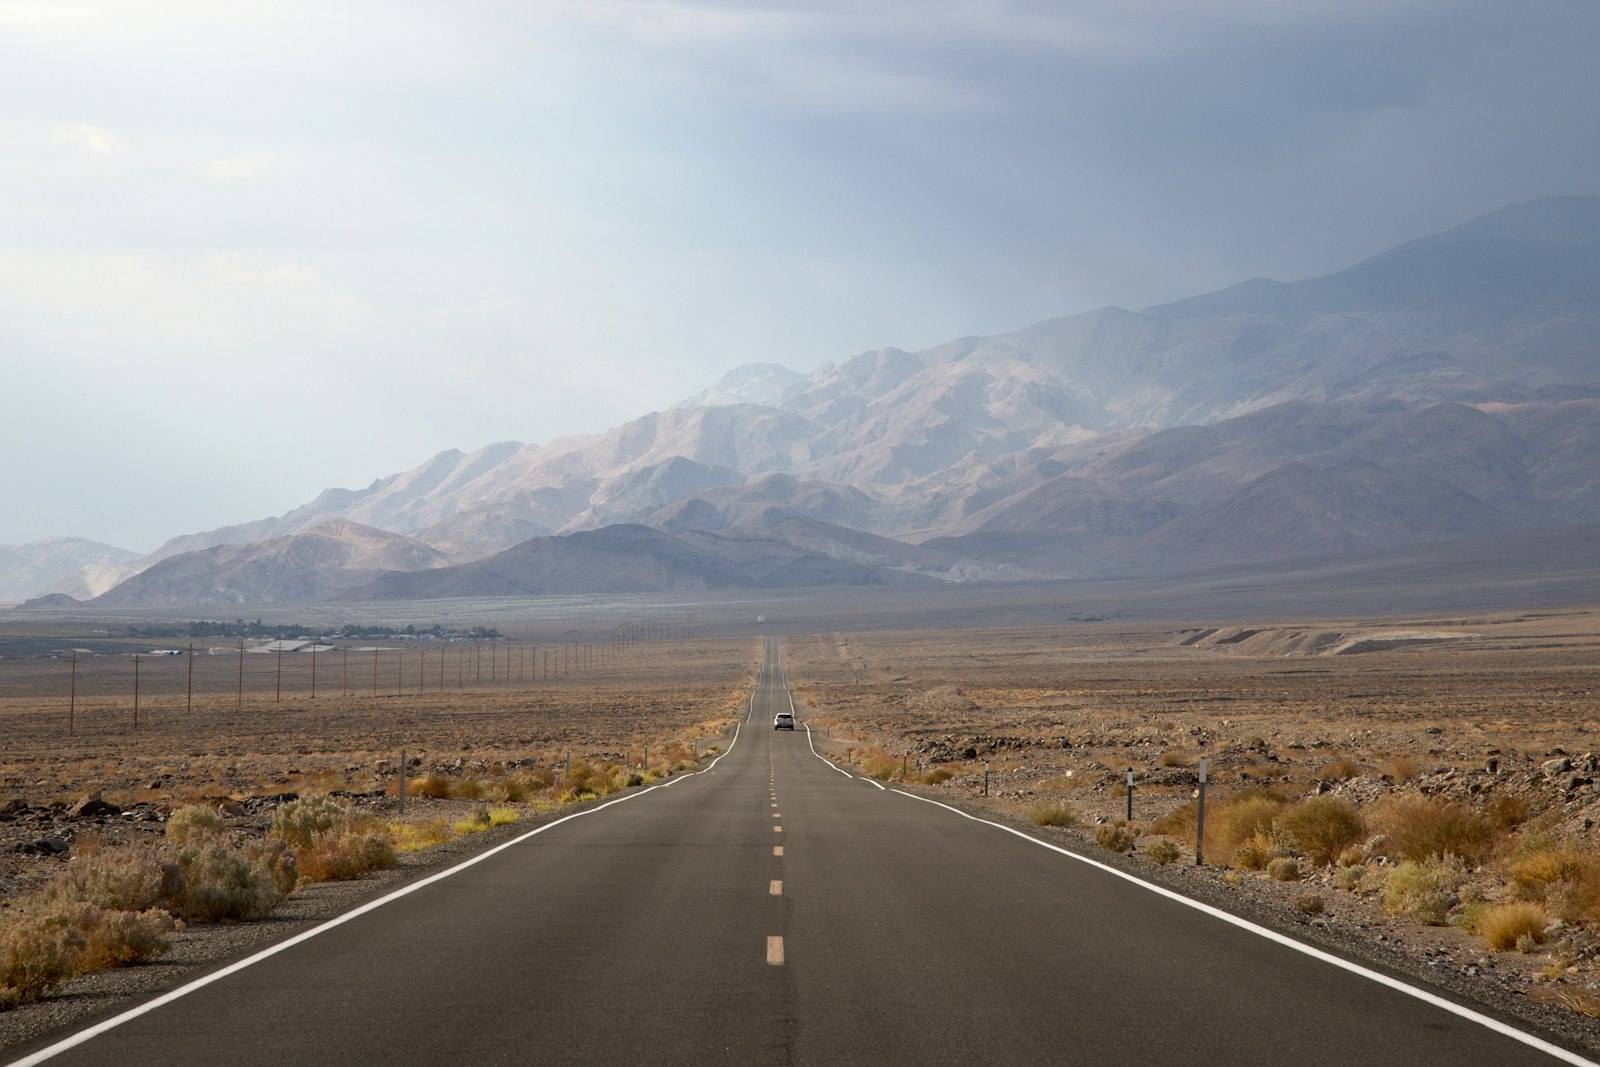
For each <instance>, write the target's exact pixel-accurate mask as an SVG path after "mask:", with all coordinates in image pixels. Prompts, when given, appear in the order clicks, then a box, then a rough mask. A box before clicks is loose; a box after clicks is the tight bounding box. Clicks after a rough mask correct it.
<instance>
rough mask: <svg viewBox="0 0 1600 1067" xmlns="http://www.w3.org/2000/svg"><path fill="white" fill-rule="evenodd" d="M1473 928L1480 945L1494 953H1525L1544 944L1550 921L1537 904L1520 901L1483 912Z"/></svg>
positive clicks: (1486, 909)
mask: <svg viewBox="0 0 1600 1067" xmlns="http://www.w3.org/2000/svg"><path fill="white" fill-rule="evenodd" d="M1473 925H1474V932H1475V933H1476V934H1477V935H1478V937H1479V938H1480V939H1481V940H1482V941H1483V943H1484V944H1485V945H1488V946H1489V947H1490V948H1492V949H1494V950H1495V951H1497V952H1504V951H1506V950H1507V949H1512V948H1515V949H1518V950H1520V951H1524V952H1526V951H1529V950H1531V949H1532V948H1534V947H1536V946H1538V945H1540V944H1543V943H1544V939H1545V933H1544V931H1545V927H1546V926H1548V925H1550V917H1549V916H1548V915H1546V914H1545V910H1544V908H1542V907H1540V906H1539V905H1538V904H1534V903H1531V902H1529V901H1525V900H1523V901H1515V902H1513V903H1510V904H1500V905H1498V906H1496V907H1492V908H1485V909H1484V910H1483V911H1482V912H1481V913H1479V915H1478V916H1477V918H1476V921H1475V922H1474V924H1473Z"/></svg>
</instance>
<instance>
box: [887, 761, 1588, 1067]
mask: <svg viewBox="0 0 1600 1067" xmlns="http://www.w3.org/2000/svg"><path fill="white" fill-rule="evenodd" d="M867 780H868V781H870V780H871V779H867ZM873 784H874V785H877V783H876V782H873ZM879 788H882V787H881V786H879ZM890 792H893V793H899V794H900V795H901V796H903V797H910V798H911V799H912V800H920V801H922V802H923V803H924V804H932V805H933V806H934V807H937V808H943V809H945V810H946V811H952V812H955V813H956V814H957V815H959V816H961V817H962V818H963V819H971V820H972V821H973V822H977V823H982V824H983V825H985V826H992V827H994V828H995V829H996V830H1004V831H1005V832H1006V833H1008V834H1012V835H1014V836H1016V837H1020V838H1022V840H1024V841H1027V842H1029V843H1030V844H1034V845H1038V846H1039V847H1040V848H1047V849H1049V850H1050V851H1052V852H1059V853H1060V854H1061V855H1063V856H1066V857H1068V858H1069V859H1074V860H1077V861H1078V862H1079V863H1086V864H1088V865H1089V866H1091V867H1097V868H1099V869H1100V870H1102V871H1105V872H1106V873H1107V874H1111V875H1115V876H1116V877H1118V878H1121V879H1123V880H1124V881H1127V882H1132V883H1133V884H1134V885H1136V886H1139V887H1140V888H1142V889H1148V890H1149V891H1150V892H1152V893H1156V894H1159V895H1160V896H1163V897H1166V898H1168V899H1169V900H1175V901H1177V902H1178V903H1179V904H1183V905H1185V906H1187V907H1190V908H1193V909H1195V910H1196V911H1200V912H1204V913H1205V914H1207V915H1210V916H1212V917H1213V918H1217V919H1221V920H1222V921H1223V922H1225V923H1231V924H1232V925H1234V926H1237V927H1239V928H1240V929H1241V930H1247V931H1249V932H1250V933H1252V934H1255V935H1257V936H1258V937H1264V938H1266V939H1267V940H1268V941H1275V942H1277V943H1278V944H1280V945H1283V946H1285V947H1287V948H1291V949H1294V950H1295V951H1296V952H1300V953H1304V954H1305V955H1307V956H1310V957H1312V958H1313V959H1318V960H1321V961H1322V962H1324V963H1331V964H1332V965H1333V966H1335V967H1338V968H1340V969H1341V970H1345V971H1349V972H1350V973H1351V974H1356V975H1360V976H1361V977H1363V978H1366V979H1369V980H1371V981H1373V982H1377V983H1378V984H1379V985H1382V986H1387V987H1389V988H1390V989H1393V990H1395V991H1397V992H1400V993H1404V994H1405V995H1406V996H1409V997H1415V998H1416V999H1417V1000H1420V1001H1422V1002H1423V1003H1425V1004H1432V1005H1433V1006H1434V1007H1436V1008H1443V1009H1444V1010H1445V1011H1447V1012H1449V1013H1451V1014H1452V1015H1457V1016H1460V1017H1461V1018H1463V1019H1466V1020H1468V1021H1469V1022H1474V1023H1477V1024H1478V1025H1479V1026H1483V1027H1485V1028H1487V1029H1489V1030H1493V1031H1494V1032H1495V1033H1497V1034H1500V1035H1501V1036H1503V1037H1509V1038H1511V1039H1512V1040H1513V1041H1518V1042H1521V1043H1522V1044H1524V1045H1527V1046H1529V1047H1530V1048H1535V1049H1538V1050H1539V1051H1540V1052H1544V1053H1546V1054H1548V1055H1551V1056H1554V1057H1555V1058H1556V1059H1558V1060H1562V1061H1563V1062H1566V1063H1571V1064H1576V1065H1578V1067H1600V1065H1597V1064H1596V1063H1595V1061H1594V1060H1589V1059H1585V1058H1583V1057H1582V1056H1580V1055H1578V1054H1577V1053H1575V1052H1569V1051H1568V1050H1567V1049H1564V1048H1561V1047H1560V1046H1559V1045H1553V1044H1551V1043H1550V1042H1548V1041H1545V1040H1544V1039H1543V1038H1539V1037H1535V1036H1534V1035H1533V1034H1530V1033H1527V1032H1526V1031H1523V1030H1518V1029H1517V1028H1516V1027H1514V1026H1511V1025H1510V1024H1508V1023H1503V1022H1501V1021H1500V1020H1499V1019H1495V1018H1492V1017H1491V1016H1488V1015H1484V1014H1483V1013H1482V1012H1478V1011H1474V1010H1473V1009H1471V1008H1467V1007H1463V1006H1462V1005H1460V1004H1457V1003H1455V1002H1454V1001H1452V1000H1446V999H1445V998H1444V997H1441V996H1438V995H1437V994H1434V993H1430V992H1428V991H1427V990H1426V989H1420V988H1418V987H1417V986H1414V985H1411V984H1409V983H1407V982H1402V981H1400V980H1399V979H1398V978H1391V977H1390V976H1389V975H1386V974H1383V973H1382V972H1379V971H1374V970H1370V969H1368V968H1366V967H1363V966H1361V965H1360V964H1359V963H1352V962H1351V961H1349V960H1347V959H1343V958H1341V957H1339V956H1335V955H1333V954H1332V953H1331V952H1324V951H1323V950H1322V949H1319V948H1316V947H1314V946H1311V945H1307V944H1305V943H1304V942H1302V941H1297V940H1295V939H1294V938H1292V937H1289V936H1287V935H1285V934H1280V933H1278V932H1277V931H1276V930H1269V929H1268V928H1266V927H1265V926H1258V925H1256V924H1255V923H1253V922H1251V921H1250V920H1248V919H1241V918H1240V917H1239V916H1237V915H1234V914H1231V913H1230V912H1226V911H1223V910H1222V909H1221V908H1216V907H1213V906H1211V905H1210V904H1206V903H1203V902H1201V901H1198V900H1195V899H1193V898H1192V897H1186V896H1184V895H1183V894H1182V893H1178V892H1174V891H1173V890H1171V889H1167V888H1165V887H1164V886H1159V885H1156V884H1155V883H1153V882H1147V881H1145V880H1144V879H1142V878H1139V877H1137V876H1135V875H1131V874H1129V873H1128V872H1126V871H1122V870H1118V869H1117V868H1115V867H1113V866H1111V865H1110V864H1106V863H1101V862H1100V861H1099V860H1093V859H1090V858H1089V857H1088V856H1081V855H1079V854H1078V853H1076V852H1073V851H1071V850H1069V849H1065V848H1062V847H1061V846H1059V845H1052V844H1051V843H1050V842H1048V841H1041V840H1040V839H1039V838H1037V837H1034V836H1033V835H1031V834H1025V833H1023V832H1022V831H1021V830H1017V829H1014V828H1012V827H1010V826H1006V825H1004V824H1003V823H997V822H990V821H989V820H988V819H980V818H979V817H978V816H976V815H969V814H968V813H967V812H964V811H962V810H961V809H960V808H955V807H951V806H950V805H949V804H944V803H941V802H939V801H937V800H930V799H928V798H927V797H920V796H918V795H917V794H915V793H907V792H906V791H905V790H904V789H893V790H890Z"/></svg>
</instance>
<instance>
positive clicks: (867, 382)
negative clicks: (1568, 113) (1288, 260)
mask: <svg viewBox="0 0 1600 1067" xmlns="http://www.w3.org/2000/svg"><path fill="white" fill-rule="evenodd" d="M330 520H339V521H338V522H337V523H336V524H333V525H328V524H329V523H330ZM1596 523H1600V197H1582V198H1564V199H1556V200H1543V201H1536V202H1533V203H1530V204H1522V205H1515V206H1512V207H1508V208H1506V209H1504V210H1502V211H1498V212H1495V213H1493V214H1491V215H1487V216H1484V217H1482V218H1480V219H1477V220H1474V221H1473V222H1470V223H1467V224H1466V225H1464V226H1460V227H1457V228H1456V229H1453V230H1450V231H1447V232H1446V233H1443V234H1440V235H1437V236H1435V237H1431V238H1427V239H1424V240H1420V241H1414V242H1411V243H1409V244H1406V245H1402V246H1400V247H1398V248H1395V249H1393V250H1391V251H1388V252H1385V253H1383V254H1381V255H1378V256H1375V257H1373V258H1371V259H1369V260H1367V261H1365V262H1363V263H1360V264H1357V265H1355V266H1353V267H1351V268H1349V269H1347V270H1344V271H1341V272H1338V273H1336V274H1331V275H1327V276H1325V277H1321V278H1314V279H1310V280H1307V281H1302V282H1295V283H1287V284H1285V283H1279V282H1273V281H1268V280H1265V279H1257V280H1254V281H1249V282H1245V283H1242V284H1240V285H1236V286H1234V287H1232V288H1229V289H1225V290H1222V291H1221V292H1217V293H1211V294H1208V295H1204V296H1199V297H1195V298H1193V299H1189V300H1184V301H1179V302H1177V303H1173V304H1167V305H1163V306H1160V307H1154V308H1147V309H1145V310H1143V311H1138V312H1134V311H1126V310H1122V309H1119V308H1103V309H1100V310H1098V311H1093V312H1089V313H1086V314H1083V315H1076V316H1072V317H1069V318H1063V319H1054V320H1050V321H1047V322H1042V323H1037V324H1035V325H1033V326H1029V327H1027V328H1025V329H1021V330H1018V331H1016V332H1014V333H1010V334H1005V335H1001V336H997V337H983V338H963V339H960V340H956V341H951V342H949V343H946V344H943V345H939V346H936V347H934V348H931V349H927V350H925V351H921V352H905V351H901V350H899V349H892V348H890V349H880V350H877V351H873V352H867V353H863V354H861V355H859V356H856V357H855V358H853V359H850V360H847V361H845V362H843V363H841V364H838V365H833V364H829V365H826V366H824V367H822V368H820V369H819V370H817V371H816V372H814V373H812V374H810V375H801V374H799V373H796V372H793V371H789V370H787V369H785V368H782V367H777V366H775V365H772V364H753V365H751V366H748V367H743V368H740V369H738V370H736V371H734V372H732V373H730V374H729V375H728V376H726V377H725V378H724V379H723V380H722V381H721V382H719V383H717V384H716V385H714V386H712V387H711V388H709V389H707V390H705V391H703V392H701V393H699V394H697V395H696V396H694V397H692V398H690V399H689V400H686V401H685V402H683V403H682V404H680V405H677V406H675V407H673V408H670V409H668V410H666V411H661V412H653V413H651V414H648V415H645V416H643V417H641V418H639V419H636V420H634V421H632V422H629V423H626V424H624V425H622V426H618V427H615V428H613V429H611V430H609V431H606V432H604V433H601V434H596V435H589V436H579V437H569V438H563V439H559V440H556V441H552V442H549V443H547V444H544V445H524V444H519V443H515V442H505V443H499V444H493V445H489V446H486V447H483V448H480V449H478V450H476V451H474V452H470V453H462V452H456V451H451V452H445V453H441V454H440V455H438V456H436V457H434V458H433V459H432V460H430V461H429V462H428V463H425V464H423V465H422V466H420V467H418V468H416V469H414V470H411V471H407V472H403V473H400V474H395V475H390V476H388V477H385V478H380V479H378V480H377V481H375V482H373V483H372V484H371V485H370V486H368V487H367V488H365V489H361V490H344V489H330V490H328V491H326V492H324V493H323V494H322V495H320V496H319V497H317V498H316V499H315V500H313V501H311V502H309V503H307V504H306V505H304V506H302V507H300V508H297V509H295V510H293V511H290V512H288V513H286V514H284V515H280V516H276V517H272V518H265V519H259V520H256V521H253V522H249V523H244V524H240V525H237V526H232V527H226V528H223V529H219V530H213V531H209V532H205V533H196V534H188V535H184V536H181V537H176V538H174V539H173V540H171V541H169V542H168V543H167V544H166V545H164V546H163V547H162V549H161V550H159V551H158V552H157V553H155V554H153V555H152V556H149V557H145V558H143V559H140V560H137V561H133V562H131V563H129V564H127V565H126V566H125V567H124V568H123V570H122V571H121V572H119V573H118V574H115V575H107V574H106V573H105V572H104V571H103V570H102V571H99V572H95V571H84V572H80V573H79V574H78V575H76V576H75V577H74V578H72V579H70V580H68V581H66V582H64V583H62V584H60V585H58V586H56V587H55V591H58V592H64V593H68V594H70V595H73V596H77V597H80V598H83V597H88V596H94V595H99V594H106V595H105V596H104V597H103V598H102V601H101V602H102V603H106V604H112V603H116V604H135V603H144V604H148V603H172V604H177V603H195V604H204V603H249V602H274V601H276V602H291V601H306V600H327V599H338V598H342V597H360V598H363V599H366V598H383V597H404V598H422V597H430V596H449V595H493V594H496V593H502V594H509V593H513V592H515V593H539V592H600V591H624V590H657V589H682V588H696V589H698V588H725V587H730V586H760V585H762V584H763V583H765V584H769V585H770V584H784V583H787V584H832V583H843V584H860V583H878V582H894V581H932V580H940V579H962V578H999V577H1045V576H1049V577H1064V576H1075V575H1099V574H1151V573H1178V572H1182V571H1185V570H1192V569H1195V568H1198V567H1204V566H1211V565H1216V564H1226V563H1246V562H1254V561H1267V560H1281V559H1287V558H1291V557H1298V556H1307V555H1319V554H1328V553H1339V552H1360V551H1375V550H1379V549H1390V548H1394V547H1397V546H1402V545H1411V544H1422V543H1428V542H1439V541H1449V540H1458V539H1464V538H1479V537H1489V536H1491V535H1504V534H1506V533H1508V532H1512V531H1516V530H1526V529H1536V528H1552V527H1572V526H1581V525H1585V524H1596ZM617 524H630V525H627V526H624V527H622V528H621V529H620V530H614V531H607V530H603V529H602V528H604V527H608V526H614V525H617ZM580 531H595V532H593V533H588V532H585V533H582V534H581V535H580V534H579V532H580ZM566 535H574V536H566ZM530 539H533V540H530ZM222 546H230V547H228V548H226V549H224V548H223V547H222ZM141 571H142V572H143V573H142V574H141V573H139V572H141ZM384 572H389V573H384ZM136 574H137V575H138V576H137V577H132V576H134V575H136ZM115 578H132V580H131V581H128V582H125V583H124V584H123V585H121V586H118V587H116V588H115V589H113V588H112V587H113V585H115V581H114V580H113V579H115ZM32 591H34V592H38V591H40V589H37V588H36V589H34V590H32ZM108 591H109V592H108Z"/></svg>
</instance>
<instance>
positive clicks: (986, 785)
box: [983, 760, 989, 796]
mask: <svg viewBox="0 0 1600 1067" xmlns="http://www.w3.org/2000/svg"><path fill="white" fill-rule="evenodd" d="M983 795H984V796H988V795H989V761H988V760H984V761H983Z"/></svg>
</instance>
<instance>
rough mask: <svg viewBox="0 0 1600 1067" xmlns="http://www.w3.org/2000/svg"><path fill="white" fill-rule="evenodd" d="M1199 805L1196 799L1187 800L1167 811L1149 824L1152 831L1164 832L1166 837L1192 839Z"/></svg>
mask: <svg viewBox="0 0 1600 1067" xmlns="http://www.w3.org/2000/svg"><path fill="white" fill-rule="evenodd" d="M1199 807H1200V805H1199V804H1198V802H1196V801H1193V800H1191V801H1189V802H1188V803H1187V804H1183V805H1180V806H1178V807H1176V808H1173V809H1172V810H1171V811H1169V812H1167V813H1166V814H1165V815H1163V816H1161V818H1159V819H1157V820H1156V821H1155V822H1154V823H1152V824H1151V826H1150V830H1151V832H1152V833H1157V834H1166V835H1167V836H1168V837H1181V838H1183V839H1185V840H1189V841H1192V840H1194V824H1195V819H1196V818H1197V814H1196V813H1197V812H1198V810H1199Z"/></svg>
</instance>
